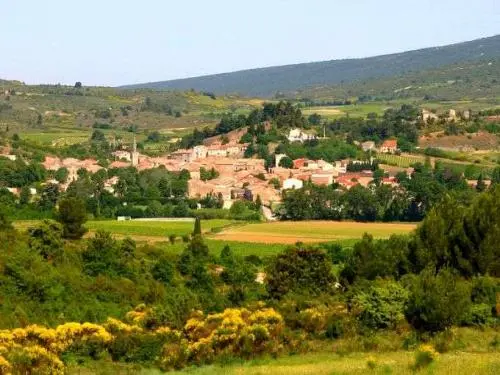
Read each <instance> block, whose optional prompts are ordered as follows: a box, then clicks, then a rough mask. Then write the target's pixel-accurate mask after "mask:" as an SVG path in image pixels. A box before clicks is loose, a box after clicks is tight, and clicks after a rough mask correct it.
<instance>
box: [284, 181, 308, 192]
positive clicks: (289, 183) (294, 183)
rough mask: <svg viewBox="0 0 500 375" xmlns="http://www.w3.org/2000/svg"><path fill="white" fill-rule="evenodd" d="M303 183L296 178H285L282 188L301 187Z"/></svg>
mask: <svg viewBox="0 0 500 375" xmlns="http://www.w3.org/2000/svg"><path fill="white" fill-rule="evenodd" d="M303 186H304V183H303V182H302V181H301V180H299V179H297V178H287V179H286V180H285V181H283V190H287V189H302V187H303Z"/></svg>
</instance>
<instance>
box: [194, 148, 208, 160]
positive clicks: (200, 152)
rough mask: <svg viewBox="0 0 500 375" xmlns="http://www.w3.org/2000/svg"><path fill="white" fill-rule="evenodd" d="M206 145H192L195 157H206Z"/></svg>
mask: <svg viewBox="0 0 500 375" xmlns="http://www.w3.org/2000/svg"><path fill="white" fill-rule="evenodd" d="M207 152H208V151H207V147H206V146H203V145H200V146H194V148H193V154H194V158H195V159H205V158H206V157H207Z"/></svg>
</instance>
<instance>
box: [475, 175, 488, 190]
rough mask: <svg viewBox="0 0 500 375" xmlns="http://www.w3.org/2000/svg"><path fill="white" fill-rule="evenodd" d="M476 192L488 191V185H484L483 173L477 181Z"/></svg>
mask: <svg viewBox="0 0 500 375" xmlns="http://www.w3.org/2000/svg"><path fill="white" fill-rule="evenodd" d="M476 190H477V191H478V192H482V191H485V190H486V184H485V183H484V180H483V174H482V173H481V174H480V175H479V177H478V179H477V184H476Z"/></svg>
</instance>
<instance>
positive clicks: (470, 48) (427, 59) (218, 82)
mask: <svg viewBox="0 0 500 375" xmlns="http://www.w3.org/2000/svg"><path fill="white" fill-rule="evenodd" d="M495 57H500V35H496V36H493V37H489V38H483V39H477V40H473V41H469V42H464V43H457V44H451V45H447V46H442V47H432V48H425V49H420V50H415V51H409V52H402V53H395V54H391V55H382V56H375V57H367V58H362V59H345V60H332V61H322V62H313V63H305V64H295V65H284V66H276V67H270V68H260V69H251V70H242V71H238V72H232V73H223V74H215V75H208V76H202V77H193V78H186V79H177V80H171V81H163V82H151V83H144V84H137V85H129V86H124V87H126V88H153V89H178V90H189V89H191V88H193V89H196V90H205V91H212V92H215V93H217V94H221V93H239V94H241V95H248V96H267V97H269V96H272V95H274V94H275V93H276V92H278V91H296V90H298V89H301V88H305V87H311V86H317V85H332V84H337V83H341V82H346V83H347V82H353V81H357V80H365V79H373V78H380V77H390V76H394V75H399V74H403V73H407V72H410V71H418V70H423V69H433V68H438V67H440V66H443V65H449V64H454V63H460V62H467V61H474V60H477V59H485V58H495Z"/></svg>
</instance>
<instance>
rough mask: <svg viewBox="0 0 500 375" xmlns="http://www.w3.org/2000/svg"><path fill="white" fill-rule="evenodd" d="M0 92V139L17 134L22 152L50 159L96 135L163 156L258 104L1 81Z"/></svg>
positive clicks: (189, 93)
mask: <svg viewBox="0 0 500 375" xmlns="http://www.w3.org/2000/svg"><path fill="white" fill-rule="evenodd" d="M2 88H3V89H4V90H5V91H2V92H1V93H0V134H2V135H3V136H5V135H6V136H8V137H11V136H12V135H13V134H18V135H19V134H20V138H21V140H22V141H25V142H26V145H25V146H31V147H32V148H39V149H43V150H45V151H51V152H53V153H54V154H59V153H61V152H62V150H63V149H65V148H69V147H71V146H73V145H76V144H81V143H85V142H87V141H88V140H89V138H90V136H91V133H92V131H93V130H95V129H99V130H100V131H102V132H103V133H104V134H105V136H106V138H107V139H108V141H112V140H114V141H116V142H117V143H118V144H119V143H121V142H123V143H126V144H130V143H131V142H132V138H133V136H134V135H135V136H136V137H137V139H138V141H139V146H140V147H141V148H142V147H143V146H145V147H146V148H149V149H151V151H155V150H156V149H157V148H158V147H159V145H158V141H160V140H161V141H164V142H163V145H162V146H161V147H163V149H162V148H161V147H160V149H159V150H157V151H158V152H161V151H168V150H169V143H168V141H169V140H170V139H174V140H175V138H176V137H178V136H180V135H182V134H184V133H185V132H186V130H185V129H189V128H192V127H195V126H199V127H205V126H208V127H212V126H214V125H215V124H216V123H217V122H218V120H219V119H220V117H221V115H222V113H225V112H227V111H242V112H247V111H250V110H251V109H253V108H254V107H255V106H257V105H259V104H260V101H259V100H249V99H240V98H237V97H224V96H221V97H216V96H215V95H213V94H212V93H208V92H204V93H200V92H194V91H187V92H175V91H173V92H155V91H152V90H118V89H113V88H107V87H85V86H80V85H75V87H71V86H61V85H24V84H22V83H20V82H17V81H3V83H2ZM148 141H150V142H149V143H148ZM153 141H154V142H153ZM26 148H27V147H26Z"/></svg>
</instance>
